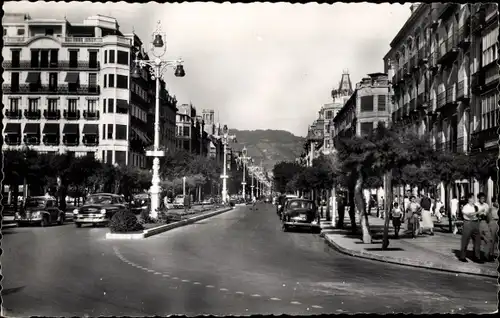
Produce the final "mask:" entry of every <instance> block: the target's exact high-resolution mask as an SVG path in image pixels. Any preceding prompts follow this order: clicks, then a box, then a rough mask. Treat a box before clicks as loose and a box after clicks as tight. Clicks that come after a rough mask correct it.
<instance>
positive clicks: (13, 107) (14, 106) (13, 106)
mask: <svg viewBox="0 0 500 318" xmlns="http://www.w3.org/2000/svg"><path fill="white" fill-rule="evenodd" d="M18 110H19V98H12V99H11V100H10V111H11V112H17V111H18Z"/></svg>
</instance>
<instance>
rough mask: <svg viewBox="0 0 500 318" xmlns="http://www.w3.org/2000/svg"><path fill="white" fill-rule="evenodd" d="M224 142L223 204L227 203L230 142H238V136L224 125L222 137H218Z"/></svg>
mask: <svg viewBox="0 0 500 318" xmlns="http://www.w3.org/2000/svg"><path fill="white" fill-rule="evenodd" d="M218 138H220V139H221V141H222V145H223V147H224V162H223V163H224V170H223V175H222V176H221V179H222V202H224V203H226V202H227V178H228V175H227V145H228V144H229V142H236V136H235V135H230V134H229V128H227V125H224V128H223V129H222V136H220V137H218Z"/></svg>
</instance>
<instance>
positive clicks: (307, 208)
mask: <svg viewBox="0 0 500 318" xmlns="http://www.w3.org/2000/svg"><path fill="white" fill-rule="evenodd" d="M281 222H282V229H283V231H284V232H286V231H288V230H289V229H290V228H302V229H309V230H311V231H313V232H315V233H317V232H321V226H320V215H319V213H318V209H317V207H316V205H315V204H314V202H313V201H311V200H307V199H289V200H287V201H286V202H285V206H284V208H283V214H282V218H281Z"/></svg>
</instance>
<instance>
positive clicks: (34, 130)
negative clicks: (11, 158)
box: [24, 123, 40, 135]
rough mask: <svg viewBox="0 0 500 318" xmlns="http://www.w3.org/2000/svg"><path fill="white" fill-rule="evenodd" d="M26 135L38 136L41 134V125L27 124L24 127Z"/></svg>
mask: <svg viewBox="0 0 500 318" xmlns="http://www.w3.org/2000/svg"><path fill="white" fill-rule="evenodd" d="M24 133H25V134H29V135H38V134H39V133H40V124H37V123H27V124H26V125H24Z"/></svg>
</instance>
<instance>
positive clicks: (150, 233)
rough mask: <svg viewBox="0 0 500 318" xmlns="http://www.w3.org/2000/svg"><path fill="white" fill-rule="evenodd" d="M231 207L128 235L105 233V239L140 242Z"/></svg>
mask: <svg viewBox="0 0 500 318" xmlns="http://www.w3.org/2000/svg"><path fill="white" fill-rule="evenodd" d="M232 209H233V208H232V207H222V208H219V209H217V210H215V211H209V212H204V213H201V214H198V215H193V214H195V213H189V214H187V216H188V217H187V218H185V219H181V220H178V221H175V222H172V223H168V224H162V225H156V224H146V225H145V226H144V227H145V228H144V230H142V231H139V232H130V233H111V232H110V233H106V239H122V240H140V239H144V238H147V237H150V236H153V235H156V234H160V233H163V232H166V231H169V230H171V229H175V228H178V227H181V226H185V225H188V224H192V223H195V222H198V221H201V220H204V219H207V218H210V217H213V216H216V215H218V214H221V213H224V212H228V211H230V210H232Z"/></svg>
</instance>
